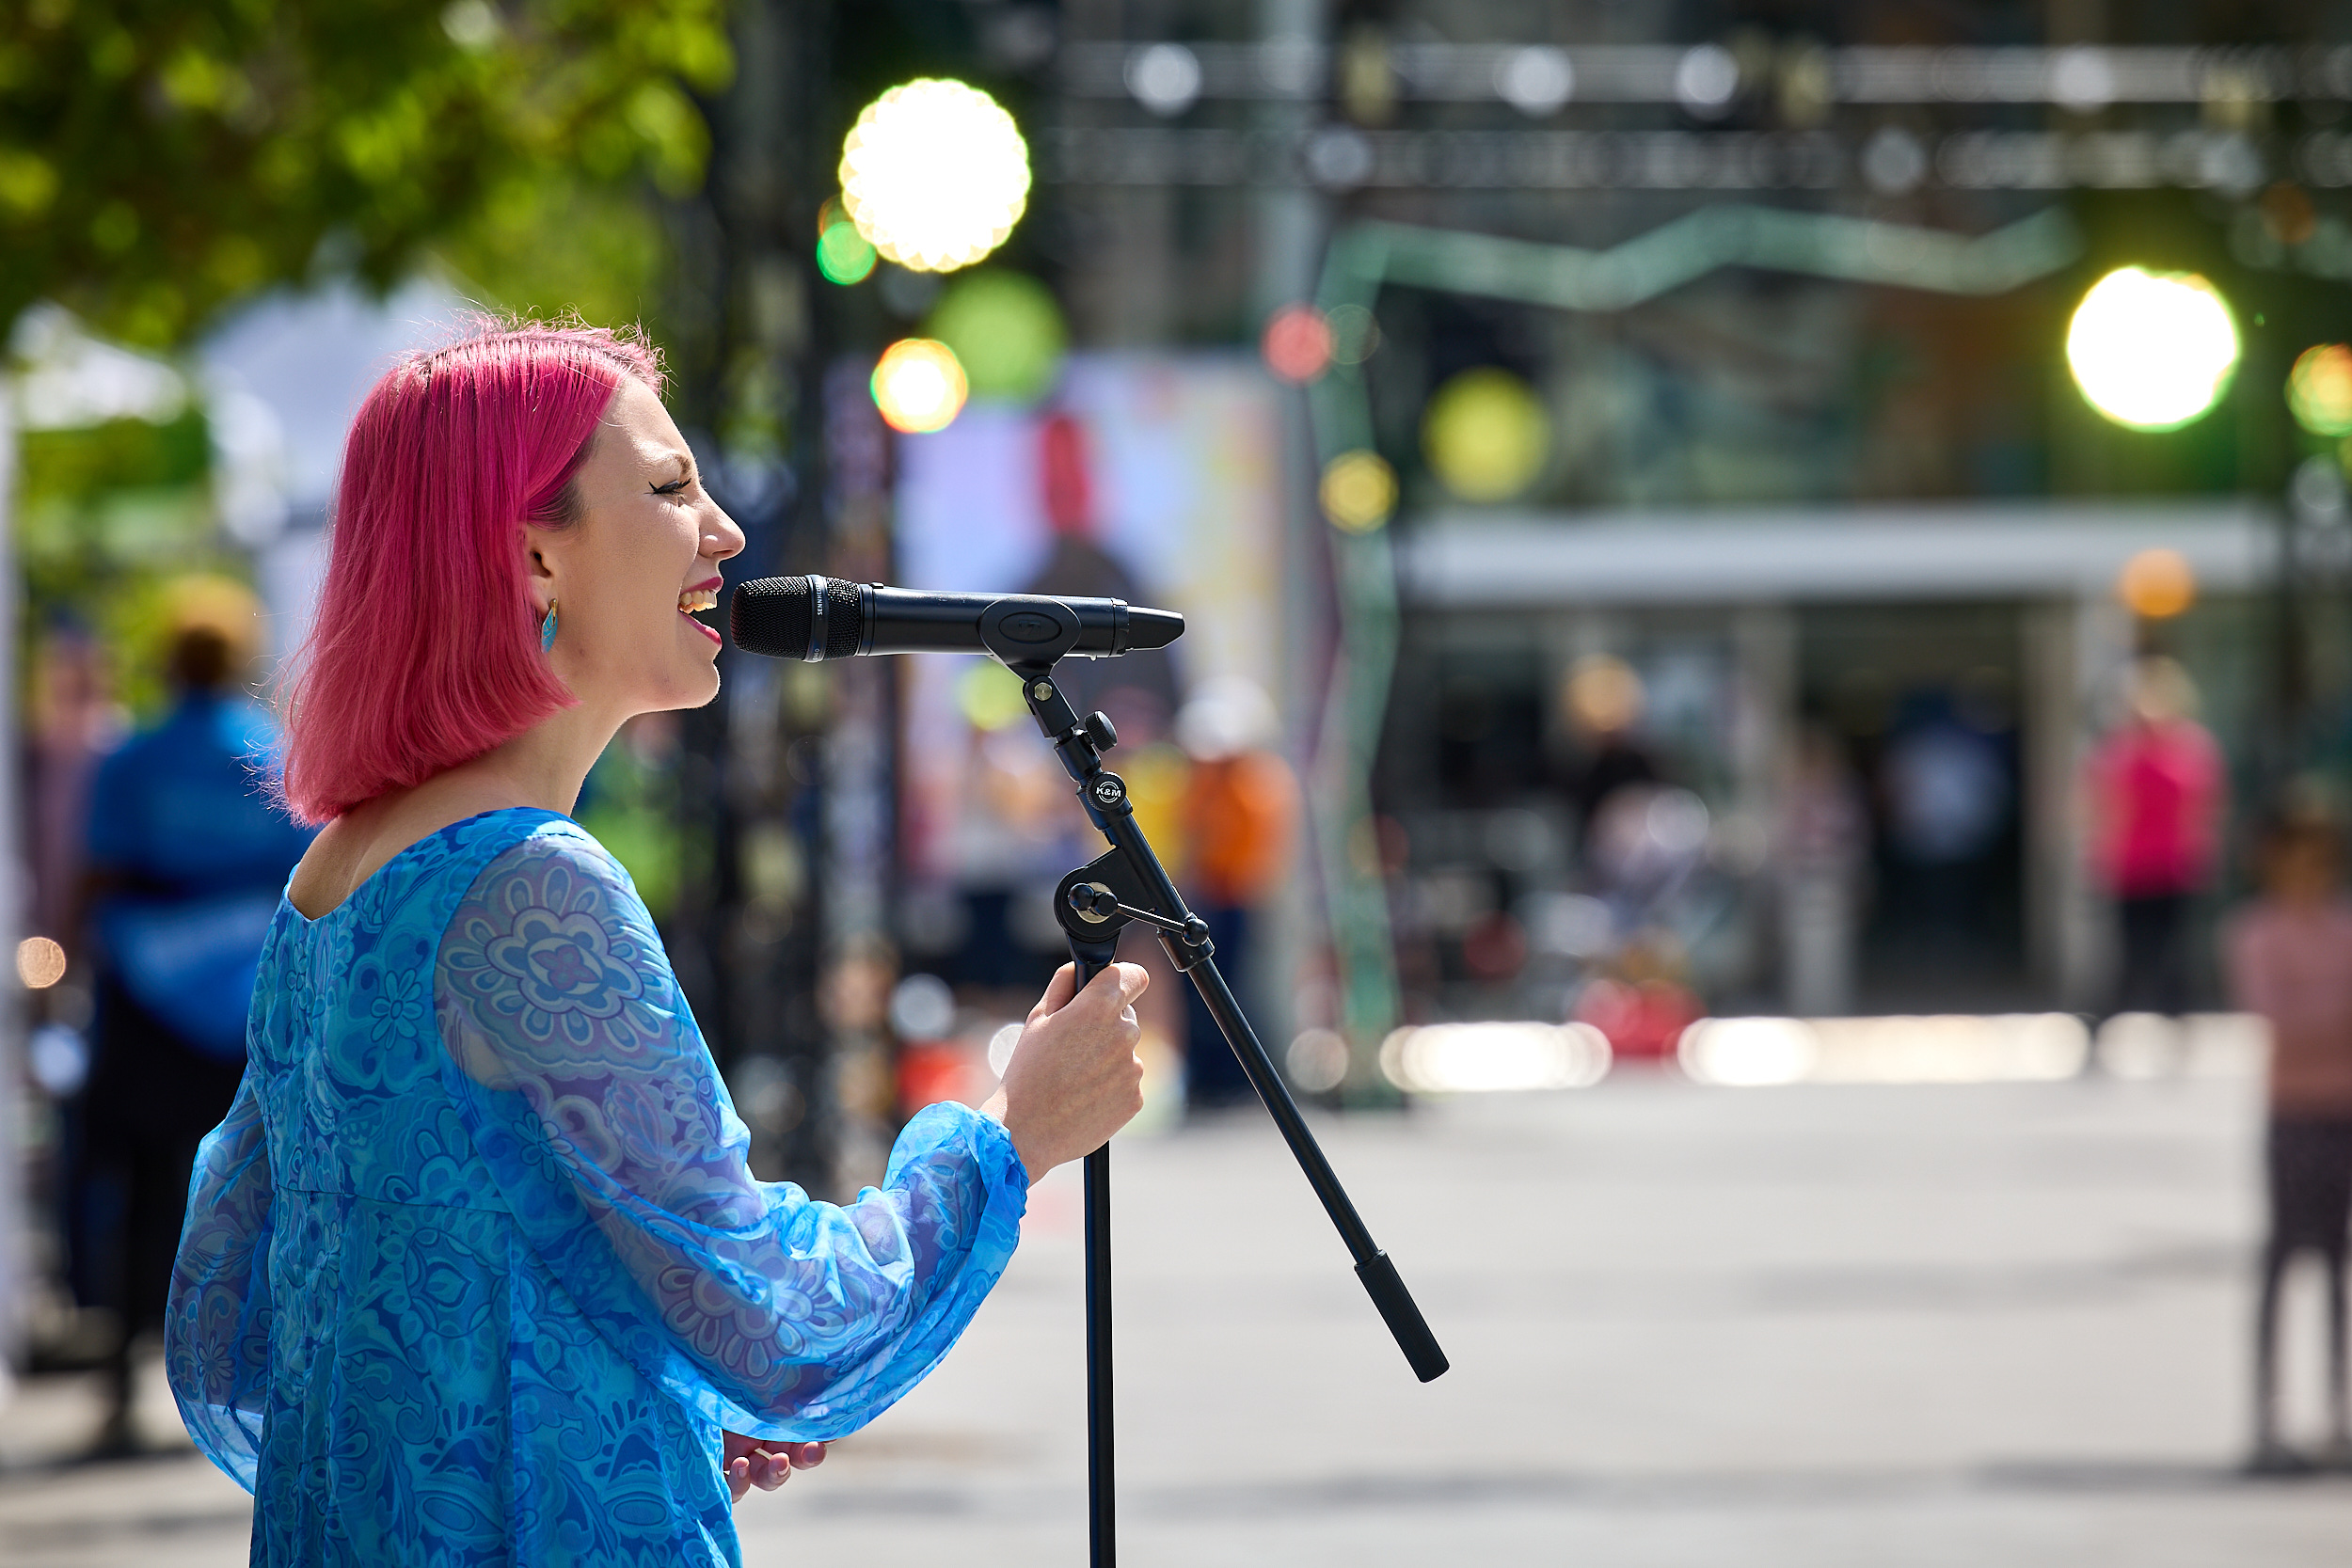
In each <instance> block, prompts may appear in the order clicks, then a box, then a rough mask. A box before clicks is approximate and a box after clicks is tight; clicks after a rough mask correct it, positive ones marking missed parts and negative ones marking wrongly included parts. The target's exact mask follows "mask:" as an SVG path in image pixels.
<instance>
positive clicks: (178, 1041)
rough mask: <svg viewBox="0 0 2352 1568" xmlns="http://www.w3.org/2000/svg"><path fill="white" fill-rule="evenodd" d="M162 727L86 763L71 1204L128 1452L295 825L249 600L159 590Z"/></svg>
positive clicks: (222, 587)
mask: <svg viewBox="0 0 2352 1568" xmlns="http://www.w3.org/2000/svg"><path fill="white" fill-rule="evenodd" d="M172 597H173V598H174V599H175V600H176V601H177V603H176V604H175V608H174V613H173V622H174V624H173V626H172V629H171V633H170V641H169V645H168V653H167V675H168V678H169V680H170V683H171V688H172V692H173V702H172V706H171V709H170V711H169V712H168V713H167V715H166V716H165V718H164V720H163V721H162V722H160V723H158V724H156V725H155V726H154V727H152V728H151V729H149V730H146V731H145V732H143V733H141V734H139V735H136V736H133V737H132V738H131V739H130V740H129V741H127V742H125V743H124V744H123V745H122V746H121V747H120V748H119V750H117V751H116V752H114V753H113V754H112V755H110V756H109V757H107V758H106V759H105V761H104V762H103V763H102V764H101V765H100V767H99V769H98V773H97V777H96V779H95V781H94V783H93V784H92V789H91V799H90V803H89V815H88V855H87V867H88V874H87V879H86V882H85V897H86V899H87V902H88V907H89V915H90V920H89V925H90V927H91V929H92V932H93V934H94V936H95V938H96V943H95V951H96V955H97V959H98V962H97V966H96V968H97V977H96V987H95V990H96V1002H97V1007H96V1011H95V1015H94V1017H93V1020H92V1022H93V1026H94V1027H93V1034H94V1039H93V1042H92V1043H93V1045H94V1051H93V1053H92V1062H91V1071H90V1078H89V1082H88V1085H87V1087H86V1089H85V1091H84V1099H83V1102H82V1107H81V1114H82V1117H83V1128H84V1140H85V1141H84V1144H83V1148H82V1157H81V1163H82V1168H81V1170H80V1171H79V1172H78V1180H76V1182H75V1184H74V1185H75V1189H76V1191H77V1192H78V1193H79V1194H80V1195H81V1196H82V1201H83V1203H84V1204H85V1205H86V1206H88V1207H94V1208H102V1209H103V1210H104V1211H106V1214H105V1215H90V1216H85V1218H86V1219H103V1218H105V1217H109V1216H110V1217H111V1218H112V1219H113V1221H114V1223H113V1224H112V1225H104V1224H86V1225H84V1226H82V1227H78V1228H77V1234H78V1235H79V1236H80V1237H82V1238H84V1239H85V1240H86V1241H87V1242H89V1243H97V1250H99V1251H100V1253H101V1256H100V1257H99V1258H97V1259H88V1260H86V1261H87V1262H89V1263H92V1264H94V1265H95V1266H94V1267H91V1268H87V1269H84V1270H82V1271H79V1272H82V1273H83V1274H84V1275H85V1277H89V1278H92V1279H95V1280H97V1281H101V1282H103V1285H102V1289H103V1298H104V1301H105V1304H106V1305H108V1306H111V1307H114V1308H115V1309H116V1311H117V1312H118V1313H119V1318H120V1323H121V1332H120V1334H119V1336H118V1338H117V1339H116V1342H115V1351H114V1354H113V1357H112V1366H111V1371H112V1377H111V1385H112V1387H111V1394H112V1406H111V1409H110V1411H109V1413H108V1416H107V1419H106V1425H105V1428H104V1430H103V1433H102V1434H101V1437H100V1447H101V1449H103V1450H107V1451H121V1450H124V1449H131V1448H133V1447H135V1446H136V1443H137V1435H136V1433H135V1430H134V1428H133V1424H132V1410H133V1408H134V1404H135V1386H134V1378H133V1367H134V1364H135V1360H134V1358H135V1350H136V1347H137V1345H138V1343H139V1341H140V1339H141V1338H142V1337H143V1336H145V1335H146V1334H147V1333H148V1332H149V1331H151V1330H154V1329H159V1328H161V1327H162V1326H163V1321H164V1300H165V1294H166V1291H167V1289H168V1287H169V1284H170V1278H171V1260H172V1252H173V1248H174V1246H175V1244H176V1243H178V1240H179V1236H180V1222H181V1216H182V1209H183V1204H184V1202H185V1199H186V1196H187V1190H188V1176H189V1171H190V1169H191V1167H192V1166H193V1164H194V1163H195V1159H196V1149H197V1145H198V1143H199V1141H200V1140H201V1139H202V1138H203V1136H204V1134H205V1133H206V1132H209V1131H211V1129H212V1128H213V1126H214V1125H215V1123H217V1122H218V1121H219V1120H220V1118H221V1117H222V1116H224V1115H225V1114H226V1113H227V1112H228V1109H229V1105H230V1101H231V1099H233V1098H234V1096H235V1094H236V1089H237V1080H238V1078H239V1077H240V1076H241V1075H242V1074H243V1072H244V1071H245V1020H246V1010H247V1008H248V1007H249V1006H251V1004H252V1000H253V981H254V974H255V972H256V968H257V966H258V965H259V963H260V961H261V957H262V937H263V936H264V935H266V934H267V932H268V929H269V921H270V915H271V913H272V912H273V911H275V909H276V907H277V903H278V892H279V890H280V889H281V888H282V887H283V886H284V885H285V881H286V875H287V873H288V872H290V871H292V870H293V869H294V863H295V862H296V861H297V860H299V859H301V857H302V851H303V849H304V848H305V847H307V846H308V845H309V844H310V830H309V829H307V828H305V827H303V826H302V825H301V824H299V823H297V822H295V821H294V820H293V818H291V817H289V816H287V815H286V814H285V812H284V811H282V810H280V809H279V808H278V806H277V804H276V803H275V802H274V801H273V800H272V799H271V796H270V783H269V775H270V771H271V769H272V768H275V767H276V765H277V747H278V726H277V724H276V723H275V722H274V721H272V720H271V718H270V716H269V713H268V711H267V710H266V709H264V708H263V707H262V706H261V705H259V704H257V703H256V702H254V701H253V700H252V699H251V697H250V696H248V695H247V694H246V689H245V684H244V683H245V680H246V673H247V671H248V668H249V665H250V661H251V657H252V651H253V642H254V636H253V632H254V628H255V623H256V620H257V614H256V607H255V605H254V603H253V600H252V597H251V595H250V594H247V593H246V591H245V590H244V589H243V588H242V587H240V586H238V585H236V584H233V583H229V582H226V581H223V580H220V579H216V578H195V579H186V580H183V582H181V583H179V584H175V585H173V592H172Z"/></svg>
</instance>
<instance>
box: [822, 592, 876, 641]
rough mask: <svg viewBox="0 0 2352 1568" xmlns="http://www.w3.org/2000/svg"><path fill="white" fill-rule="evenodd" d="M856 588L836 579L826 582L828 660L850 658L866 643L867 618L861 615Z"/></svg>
mask: <svg viewBox="0 0 2352 1568" xmlns="http://www.w3.org/2000/svg"><path fill="white" fill-rule="evenodd" d="M857 601H858V593H857V584H856V583H854V582H843V581H841V580H840V579H839V578H826V579H825V657H827V658H848V657H850V655H851V654H854V653H856V652H857V645H858V644H859V643H860V642H863V641H866V626H865V621H864V617H862V616H860V615H859V614H858V602H857Z"/></svg>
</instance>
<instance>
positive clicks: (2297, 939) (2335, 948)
mask: <svg viewBox="0 0 2352 1568" xmlns="http://www.w3.org/2000/svg"><path fill="white" fill-rule="evenodd" d="M2261 870H2262V893H2261V895H2260V897H2258V898H2257V899H2256V900H2255V901H2254V902H2253V903H2252V904H2250V905H2249V906H2248V907H2246V908H2245V909H2243V910H2240V911H2238V912H2237V913H2236V914H2235V915H2233V917H2232V919H2231V921H2230V923H2229V925H2228V927H2227V928H2226V930H2225V933H2224V937H2223V956H2224V960H2225V964H2226V967H2227V970H2228V975H2229V982H2230V990H2231V993H2232V996H2233V1000H2234V1002H2235V1003H2236V1005H2237V1006H2240V1007H2243V1008H2245V1009H2246V1010H2247V1011H2249V1012H2253V1013H2259V1014H2260V1015H2262V1017H2264V1018H2265V1019H2266V1020H2268V1021H2269V1023H2270V1035H2271V1053H2270V1093H2269V1104H2270V1114H2269V1132H2268V1138H2267V1142H2266V1150H2267V1153H2266V1162H2265V1163H2266V1166H2267V1170H2268V1177H2269V1180H2268V1187H2269V1198H2270V1232H2269V1236H2268V1239H2267V1240H2266V1241H2265V1243H2264V1244H2263V1253H2262V1292H2261V1304H2260V1306H2259V1307H2258V1308H2257V1313H2256V1318H2255V1330H2254V1451H2253V1457H2252V1459H2251V1461H2250V1462H2249V1464H2250V1467H2251V1468H2253V1469H2255V1470H2257V1471H2265V1472H2276V1471H2281V1470H2293V1469H2299V1468H2304V1467H2306V1465H2307V1463H2308V1462H2307V1461H2306V1460H2305V1459H2303V1457H2302V1456H2300V1455H2298V1454H2297V1453H2296V1452H2295V1451H2294V1450H2293V1449H2290V1448H2288V1447H2287V1446H2286V1444H2285V1443H2284V1442H2283V1441H2282V1440H2281V1438H2280V1431H2279V1388H2278V1381H2279V1379H2278V1365H2279V1357H2278V1335H2279V1305H2280V1285H2281V1283H2282V1282H2283V1280H2284V1278H2285V1275H2286V1268H2287V1265H2288V1263H2290V1262H2291V1261H2293V1260H2294V1259H2295V1257H2296V1254H2297V1253H2300V1252H2306V1251H2309V1252H2314V1253H2317V1254H2318V1255H2319V1258H2320V1261H2321V1263H2322V1264H2323V1266H2324V1267H2325V1268H2326V1270H2327V1274H2328V1449H2327V1450H2326V1455H2325V1457H2326V1458H2327V1459H2328V1461H2329V1462H2331V1463H2332V1464H2334V1465H2344V1464H2347V1463H2352V1397H2348V1395H2347V1385H2346V1374H2345V1344H2344V1252H2345V1226H2346V1223H2347V1220H2352V904H2347V903H2346V902H2345V900H2344V886H2343V881H2344V846H2343V842H2342V838H2341V835H2340V834H2339V833H2338V832H2337V831H2336V828H2335V826H2334V824H2333V823H2331V822H2329V821H2328V820H2326V819H2325V818H2321V817H2317V816H2311V815H2302V816H2289V817H2285V818H2283V819H2281V820H2280V821H2278V822H2276V823H2274V824H2273V825H2272V826H2271V827H2270V829H2269V830H2268V831H2267V832H2265V834H2264V837H2263V842H2262V849H2261Z"/></svg>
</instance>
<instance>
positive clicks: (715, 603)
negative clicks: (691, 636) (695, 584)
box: [677, 588, 719, 615]
mask: <svg viewBox="0 0 2352 1568" xmlns="http://www.w3.org/2000/svg"><path fill="white" fill-rule="evenodd" d="M677 607H678V611H679V613H681V614H685V615H691V614H693V613H694V612H695V611H696V610H716V609H718V608H719V591H718V590H717V589H715V588H690V589H688V590H687V591H686V592H685V593H683V594H679V595H678V596H677Z"/></svg>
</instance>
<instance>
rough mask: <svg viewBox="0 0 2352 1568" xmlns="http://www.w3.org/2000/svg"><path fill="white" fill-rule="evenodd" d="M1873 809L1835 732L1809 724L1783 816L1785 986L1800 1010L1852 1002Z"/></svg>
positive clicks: (1813, 1012) (1817, 1011)
mask: <svg viewBox="0 0 2352 1568" xmlns="http://www.w3.org/2000/svg"><path fill="white" fill-rule="evenodd" d="M1869 847H1870V814H1869V807H1868V805H1867V802H1866V801H1865V800H1864V799H1863V794H1862V786H1861V784H1860V781H1858V780H1857V779H1856V778H1855V777H1854V772H1853V769H1852V768H1851V767H1850V766H1849V765H1848V764H1847V761H1846V754H1845V750H1844V748H1843V747H1841V746H1840V745H1839V744H1838V741H1837V737H1836V736H1834V735H1832V734H1830V733H1829V731H1827V730H1825V729H1822V728H1821V727H1820V725H1818V724H1815V725H1807V726H1806V727H1805V728H1804V732H1803V733H1802V734H1801V735H1800V736H1798V739H1797V757H1796V767H1795V769H1794V771H1793V774H1792V776H1791V777H1790V779H1789V782H1788V795H1787V797H1786V800H1785V803H1784V809H1783V812H1782V816H1781V829H1780V843H1779V846H1778V853H1777V856H1776V860H1777V866H1776V870H1777V871H1778V874H1779V891H1780V941H1781V976H1782V980H1781V990H1782V993H1783V997H1784V1000H1785V1002H1786V1004H1787V1006H1788V1010H1789V1011H1790V1012H1792V1013H1795V1014H1797V1015H1798V1016H1800V1017H1815V1018H1819V1017H1824V1016H1828V1015H1833V1014H1837V1013H1842V1012H1845V1011H1847V1010H1849V1009H1850V1008H1851V1007H1852V1006H1853V999H1854V947H1855V936H1856V930H1857V927H1858V926H1859V924H1860V922H1859V918H1858V911H1859V906H1860V904H1861V902H1862V895H1863V881H1864V876H1865V868H1866V867H1867V864H1868V862H1869Z"/></svg>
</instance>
